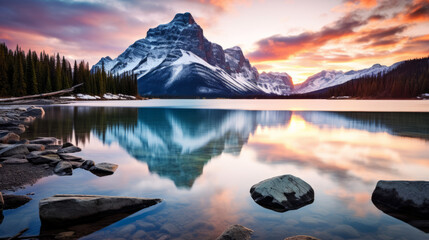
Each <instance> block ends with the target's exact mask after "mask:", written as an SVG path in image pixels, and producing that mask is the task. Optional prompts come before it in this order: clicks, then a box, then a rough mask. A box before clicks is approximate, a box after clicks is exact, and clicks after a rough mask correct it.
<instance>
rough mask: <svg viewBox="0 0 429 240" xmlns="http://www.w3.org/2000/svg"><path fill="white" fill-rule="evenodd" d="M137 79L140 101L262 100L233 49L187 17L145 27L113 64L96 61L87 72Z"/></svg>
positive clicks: (245, 62) (255, 75) (251, 74)
mask: <svg viewBox="0 0 429 240" xmlns="http://www.w3.org/2000/svg"><path fill="white" fill-rule="evenodd" d="M103 64H104V69H105V70H106V71H109V72H111V73H112V74H122V73H124V72H128V71H131V72H133V73H134V74H137V76H138V86H139V94H140V95H142V96H174V97H240V96H251V95H266V94H267V91H264V90H262V89H260V88H259V87H258V85H257V84H256V82H257V80H258V77H259V76H258V75H259V74H258V72H257V70H256V68H254V67H252V66H251V65H250V62H249V60H247V59H246V58H245V57H244V55H243V52H242V51H241V49H240V48H239V47H233V48H230V49H226V50H225V51H224V50H223V48H222V47H221V46H220V45H218V44H216V43H212V42H210V41H208V40H207V39H206V38H205V37H204V34H203V30H202V28H201V27H200V26H199V25H198V24H197V23H196V22H195V20H194V18H193V17H192V15H191V14H190V13H183V14H176V16H175V17H174V19H173V20H172V21H171V22H170V23H168V24H162V25H159V26H158V27H156V28H151V29H149V31H148V32H147V36H146V38H144V39H140V40H138V41H136V42H135V43H134V44H132V45H131V46H129V47H128V48H127V49H126V50H125V51H124V52H123V53H122V54H121V55H119V56H118V57H117V58H115V59H113V60H112V59H111V58H110V57H105V58H102V59H101V60H100V61H99V62H98V63H97V64H96V65H94V66H93V70H95V69H97V68H101V67H102V66H103Z"/></svg>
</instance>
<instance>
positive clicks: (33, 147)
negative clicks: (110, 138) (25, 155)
mask: <svg viewBox="0 0 429 240" xmlns="http://www.w3.org/2000/svg"><path fill="white" fill-rule="evenodd" d="M25 146H26V147H27V149H28V151H29V152H34V151H44V150H45V145H43V144H25Z"/></svg>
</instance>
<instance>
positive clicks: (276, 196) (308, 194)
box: [250, 175, 314, 212]
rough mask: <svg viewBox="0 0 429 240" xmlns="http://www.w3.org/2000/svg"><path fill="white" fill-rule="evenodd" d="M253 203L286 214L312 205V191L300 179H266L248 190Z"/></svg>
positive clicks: (279, 177) (293, 177) (290, 177)
mask: <svg viewBox="0 0 429 240" xmlns="http://www.w3.org/2000/svg"><path fill="white" fill-rule="evenodd" d="M250 193H251V196H252V198H253V200H255V202H256V203H257V204H259V205H261V206H263V207H265V208H268V209H271V210H274V211H276V212H286V211H288V210H294V209H298V208H301V207H303V206H305V205H308V204H310V203H313V201H314V190H313V188H312V187H311V186H310V185H309V184H308V183H306V182H304V181H303V180H302V179H300V178H298V177H295V176H293V175H283V176H278V177H273V178H269V179H266V180H264V181H262V182H259V183H257V184H255V185H253V186H252V187H251V189H250Z"/></svg>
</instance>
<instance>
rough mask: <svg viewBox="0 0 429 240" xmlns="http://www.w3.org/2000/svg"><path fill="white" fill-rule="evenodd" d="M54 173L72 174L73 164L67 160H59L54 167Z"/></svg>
mask: <svg viewBox="0 0 429 240" xmlns="http://www.w3.org/2000/svg"><path fill="white" fill-rule="evenodd" d="M54 173H56V174H58V175H72V174H73V166H72V165H71V163H69V162H67V161H60V162H58V163H57V165H56V166H55V168H54Z"/></svg>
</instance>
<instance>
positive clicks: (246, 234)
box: [216, 224, 253, 240]
mask: <svg viewBox="0 0 429 240" xmlns="http://www.w3.org/2000/svg"><path fill="white" fill-rule="evenodd" d="M252 234H253V230H251V229H249V228H246V227H243V226H241V225H238V224H237V225H232V226H229V227H228V228H227V229H226V230H225V231H224V232H223V233H222V234H221V235H220V236H219V237H217V238H216V240H248V239H250V238H251V237H252Z"/></svg>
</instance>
